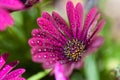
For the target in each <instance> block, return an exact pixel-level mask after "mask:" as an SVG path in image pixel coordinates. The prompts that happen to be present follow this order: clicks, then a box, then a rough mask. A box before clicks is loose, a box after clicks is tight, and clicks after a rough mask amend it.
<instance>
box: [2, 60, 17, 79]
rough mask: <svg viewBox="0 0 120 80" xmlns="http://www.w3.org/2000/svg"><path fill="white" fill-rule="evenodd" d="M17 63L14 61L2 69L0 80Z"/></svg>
mask: <svg viewBox="0 0 120 80" xmlns="http://www.w3.org/2000/svg"><path fill="white" fill-rule="evenodd" d="M17 64H18V61H14V62H12V63H9V64H7V65H6V66H5V67H4V68H2V69H1V71H0V79H3V78H4V77H5V76H6V75H7V73H8V72H9V71H11V70H12V69H13V68H14V67H15V66H16V65H17Z"/></svg>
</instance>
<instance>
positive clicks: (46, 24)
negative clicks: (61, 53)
mask: <svg viewBox="0 0 120 80" xmlns="http://www.w3.org/2000/svg"><path fill="white" fill-rule="evenodd" d="M37 22H38V25H39V26H41V29H42V30H44V31H46V32H48V33H49V34H51V35H52V36H54V37H55V38H57V39H58V40H60V41H61V42H64V43H65V41H66V38H65V37H64V36H62V35H61V33H60V32H59V31H58V30H57V29H56V28H55V27H54V25H53V24H52V23H51V22H50V21H49V20H47V19H45V18H38V19H37Z"/></svg>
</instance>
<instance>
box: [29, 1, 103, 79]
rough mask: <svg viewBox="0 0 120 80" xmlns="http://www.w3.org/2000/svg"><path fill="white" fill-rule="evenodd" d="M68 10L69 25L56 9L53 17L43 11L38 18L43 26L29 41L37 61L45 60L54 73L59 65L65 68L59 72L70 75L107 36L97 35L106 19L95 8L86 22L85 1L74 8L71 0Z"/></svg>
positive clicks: (34, 31) (67, 6)
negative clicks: (83, 4)
mask: <svg viewBox="0 0 120 80" xmlns="http://www.w3.org/2000/svg"><path fill="white" fill-rule="evenodd" d="M66 11H67V16H68V20H69V24H70V25H69V26H68V25H67V23H66V22H65V20H64V19H63V18H62V17H61V16H60V15H59V14H58V13H57V12H52V16H51V15H50V14H49V13H47V12H43V14H42V17H41V18H38V19H37V22H38V25H39V26H40V29H34V30H33V31H32V36H33V38H31V39H30V40H29V45H30V46H31V47H32V49H31V53H32V59H33V61H35V62H38V63H42V64H43V67H44V68H54V69H53V72H54V73H56V71H55V70H56V67H59V68H60V69H61V71H58V74H59V72H62V73H63V74H64V76H66V77H68V76H69V75H70V74H71V73H72V70H73V69H74V68H75V69H79V68H80V67H82V64H83V60H84V58H85V56H86V55H89V54H90V53H93V52H94V51H95V50H96V49H98V47H100V46H101V45H102V44H103V42H104V39H103V37H101V36H98V35H97V34H98V33H99V31H100V30H101V29H102V27H103V26H104V24H105V20H99V18H100V13H98V11H97V8H96V7H94V8H92V9H91V10H90V11H89V12H88V14H87V16H86V19H85V21H84V22H83V20H84V19H83V18H84V13H83V12H84V11H83V7H82V5H81V3H77V5H76V6H75V7H74V5H73V3H72V2H71V1H68V2H67V5H66ZM58 64H59V66H58ZM57 70H58V69H57ZM58 74H56V75H58ZM56 77H58V76H56ZM65 80H67V79H65Z"/></svg>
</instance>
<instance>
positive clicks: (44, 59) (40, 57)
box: [32, 52, 60, 68]
mask: <svg viewBox="0 0 120 80" xmlns="http://www.w3.org/2000/svg"><path fill="white" fill-rule="evenodd" d="M59 55H60V53H52V52H41V53H37V54H34V55H33V56H32V59H33V61H35V62H38V63H43V66H44V68H48V67H50V66H51V65H53V64H55V63H56V62H57V60H59Z"/></svg>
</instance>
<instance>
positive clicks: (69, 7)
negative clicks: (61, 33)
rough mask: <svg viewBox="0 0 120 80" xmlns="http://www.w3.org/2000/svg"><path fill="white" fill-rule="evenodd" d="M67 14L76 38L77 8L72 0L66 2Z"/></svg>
mask: <svg viewBox="0 0 120 80" xmlns="http://www.w3.org/2000/svg"><path fill="white" fill-rule="evenodd" d="M66 10H67V16H68V20H69V23H70V27H71V29H72V32H73V35H74V38H76V26H75V24H76V22H75V8H74V5H73V3H72V1H68V2H67V4H66Z"/></svg>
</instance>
